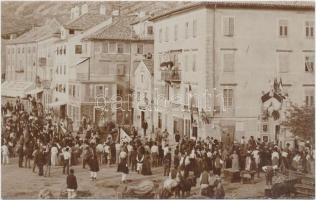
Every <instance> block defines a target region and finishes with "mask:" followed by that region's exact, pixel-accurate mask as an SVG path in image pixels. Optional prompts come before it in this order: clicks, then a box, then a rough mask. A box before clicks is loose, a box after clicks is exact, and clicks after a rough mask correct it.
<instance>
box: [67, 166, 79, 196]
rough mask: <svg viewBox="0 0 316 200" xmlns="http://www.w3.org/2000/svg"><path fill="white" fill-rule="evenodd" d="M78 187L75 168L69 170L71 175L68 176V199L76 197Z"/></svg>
mask: <svg viewBox="0 0 316 200" xmlns="http://www.w3.org/2000/svg"><path fill="white" fill-rule="evenodd" d="M77 188H78V184H77V178H76V176H75V175H74V170H73V169H70V170H69V175H68V176H67V192H68V199H74V198H75V197H76V190H77Z"/></svg>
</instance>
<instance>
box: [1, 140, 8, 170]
mask: <svg viewBox="0 0 316 200" xmlns="http://www.w3.org/2000/svg"><path fill="white" fill-rule="evenodd" d="M1 156H2V164H4V165H8V164H9V148H8V146H7V144H6V143H4V144H3V145H2V146H1Z"/></svg>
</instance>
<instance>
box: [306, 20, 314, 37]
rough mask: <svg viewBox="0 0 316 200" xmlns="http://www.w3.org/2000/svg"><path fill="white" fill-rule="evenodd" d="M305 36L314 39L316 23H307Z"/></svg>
mask: <svg viewBox="0 0 316 200" xmlns="http://www.w3.org/2000/svg"><path fill="white" fill-rule="evenodd" d="M305 36H306V38H314V21H306V22H305Z"/></svg>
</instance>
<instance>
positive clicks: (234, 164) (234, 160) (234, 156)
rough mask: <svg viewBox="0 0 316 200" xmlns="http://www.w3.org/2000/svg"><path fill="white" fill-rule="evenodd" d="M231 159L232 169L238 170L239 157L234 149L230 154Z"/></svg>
mask: <svg viewBox="0 0 316 200" xmlns="http://www.w3.org/2000/svg"><path fill="white" fill-rule="evenodd" d="M230 157H231V159H232V170H234V171H238V170H239V158H238V155H237V153H236V151H234V152H233V154H232V155H231V156H230Z"/></svg>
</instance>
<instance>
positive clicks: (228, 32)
mask: <svg viewBox="0 0 316 200" xmlns="http://www.w3.org/2000/svg"><path fill="white" fill-rule="evenodd" d="M234 21H235V20H234V18H233V17H224V27H223V28H224V36H227V37H232V36H234V25H235V22H234Z"/></svg>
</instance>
